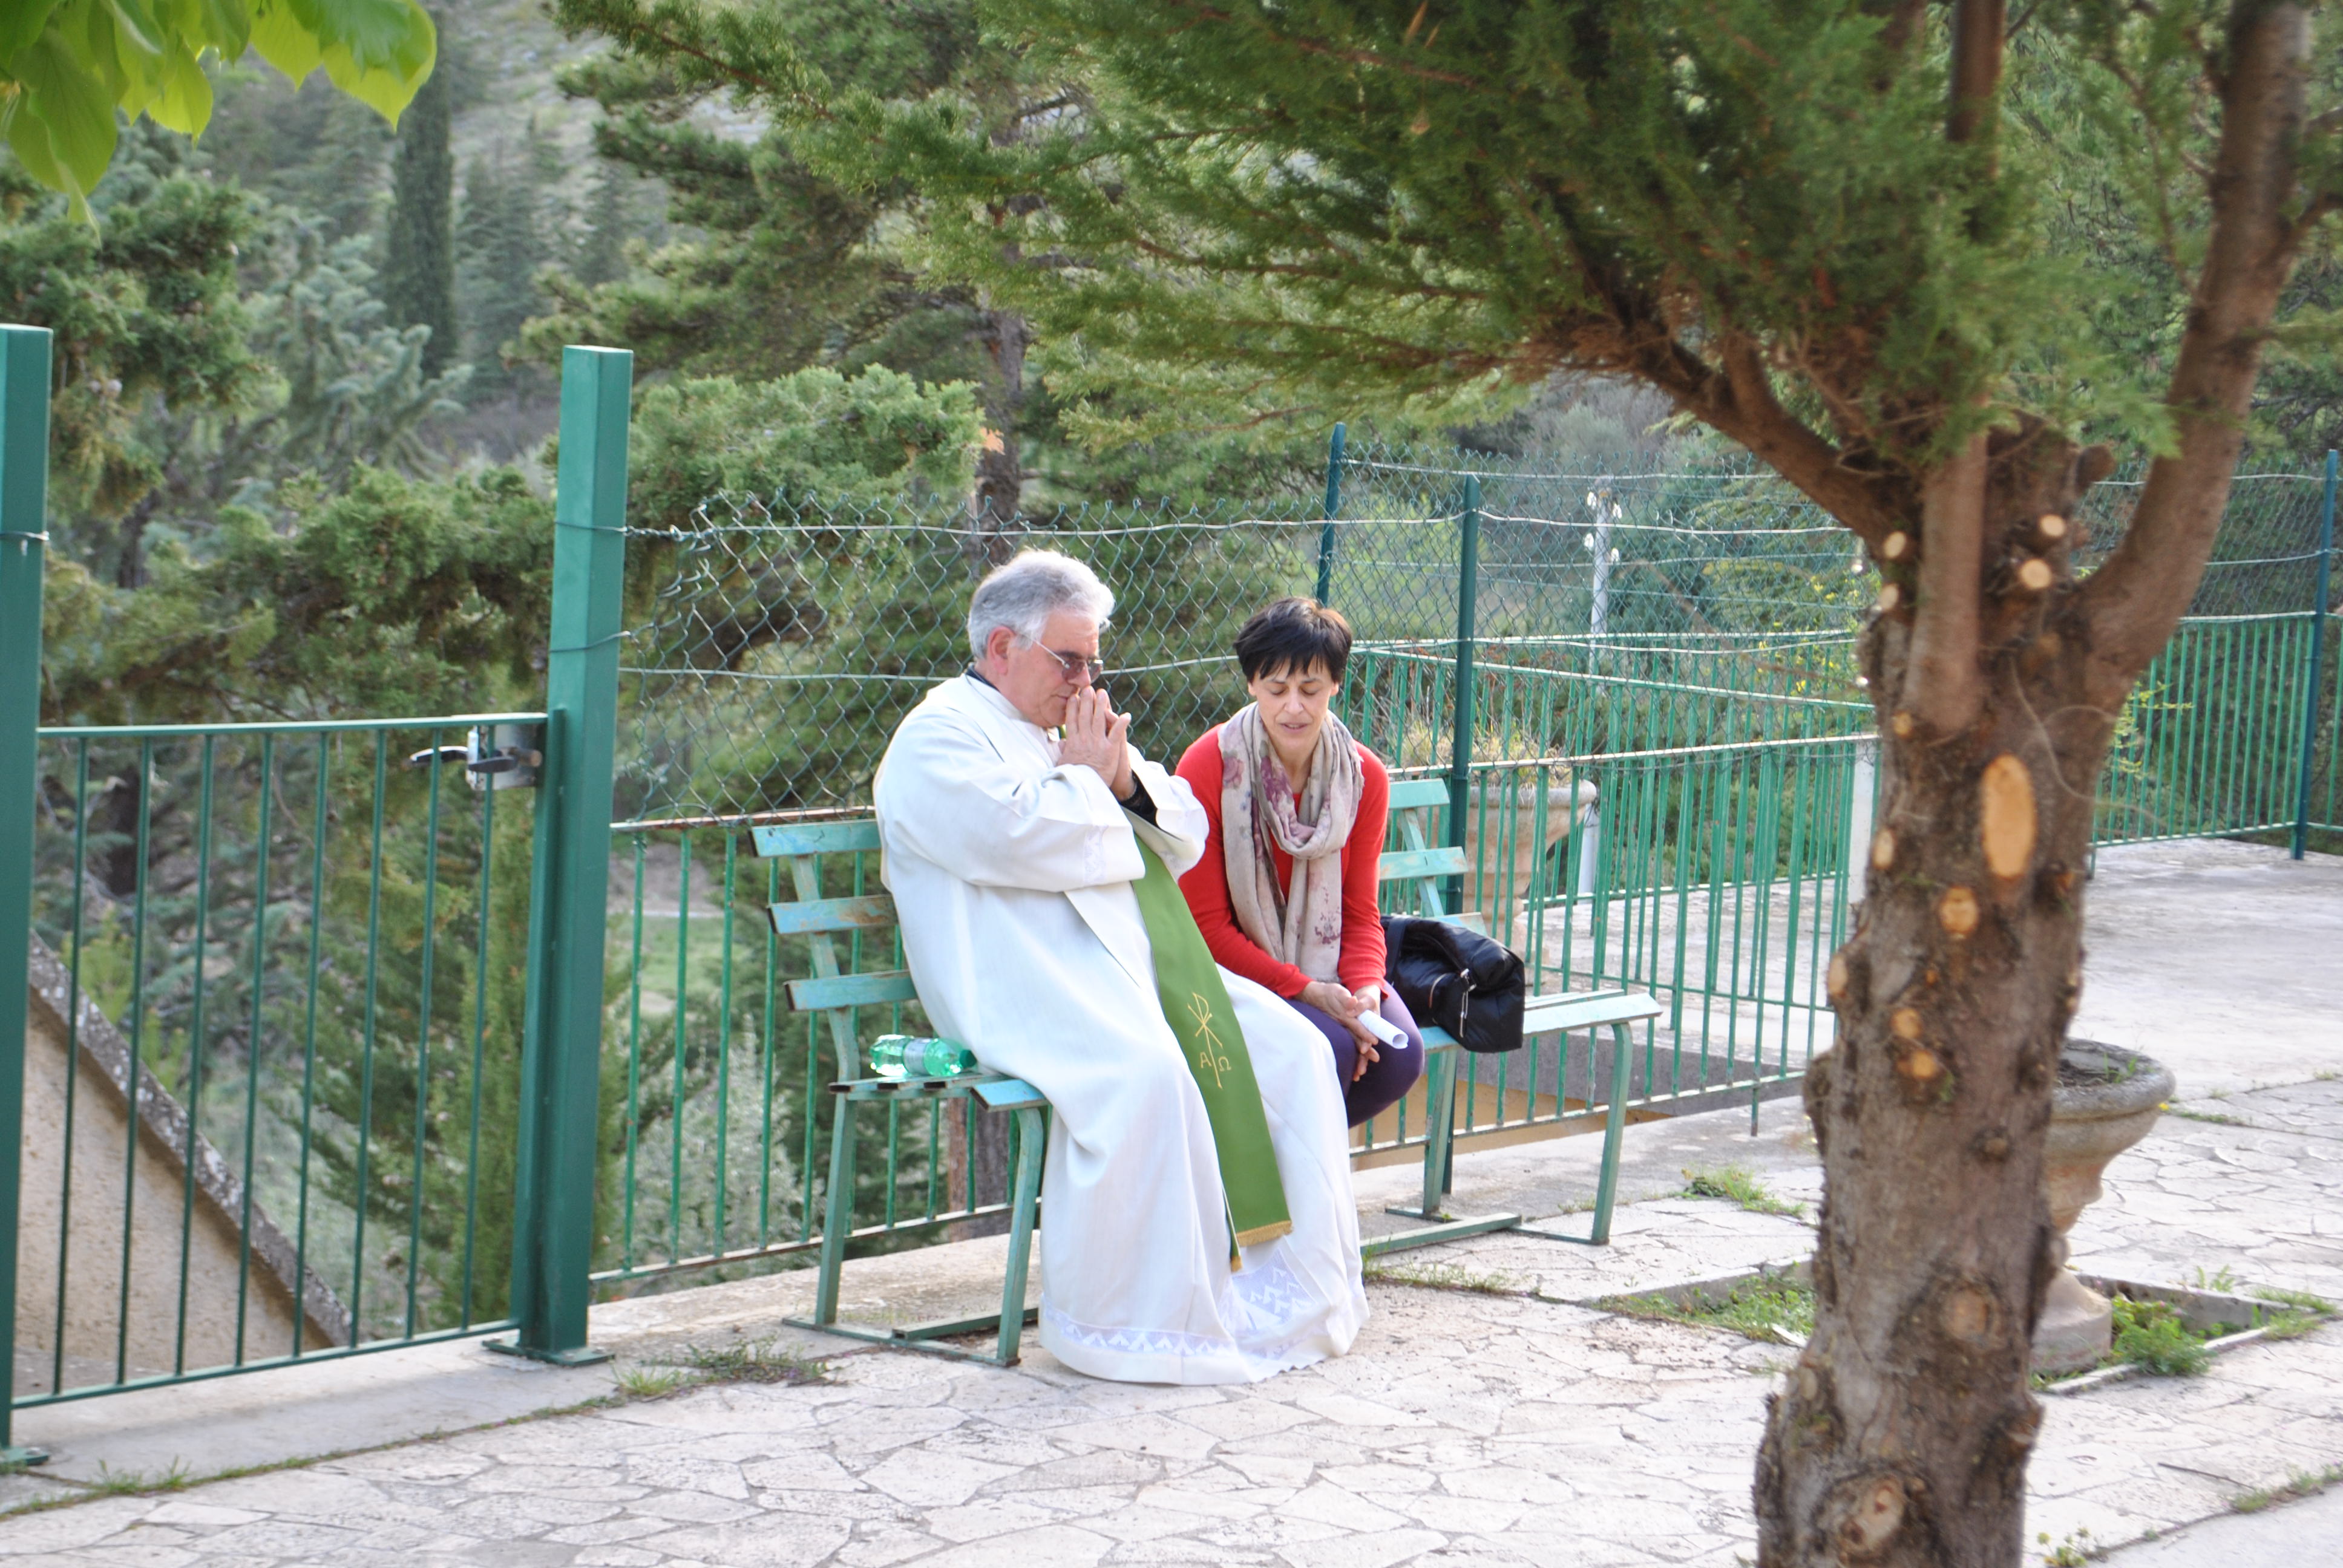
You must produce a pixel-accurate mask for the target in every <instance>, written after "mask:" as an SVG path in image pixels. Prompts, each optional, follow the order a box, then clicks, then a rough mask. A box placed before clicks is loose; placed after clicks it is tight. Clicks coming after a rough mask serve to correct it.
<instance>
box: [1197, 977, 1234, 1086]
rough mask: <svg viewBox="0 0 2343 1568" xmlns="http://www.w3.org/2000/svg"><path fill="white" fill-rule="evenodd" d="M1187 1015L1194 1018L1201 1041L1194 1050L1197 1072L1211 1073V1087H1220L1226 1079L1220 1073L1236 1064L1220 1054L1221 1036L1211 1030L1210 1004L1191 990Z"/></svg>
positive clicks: (1227, 1070) (1225, 1071)
mask: <svg viewBox="0 0 2343 1568" xmlns="http://www.w3.org/2000/svg"><path fill="white" fill-rule="evenodd" d="M1188 1016H1189V1017H1190V1018H1192V1019H1193V1020H1195V1023H1196V1034H1197V1036H1198V1039H1199V1040H1200V1042H1201V1043H1200V1044H1199V1045H1198V1047H1197V1050H1196V1070H1197V1072H1198V1073H1199V1074H1202V1073H1206V1072H1209V1073H1211V1074H1212V1087H1213V1088H1214V1089H1220V1088H1222V1087H1224V1086H1225V1079H1224V1078H1223V1076H1222V1075H1223V1074H1225V1073H1227V1072H1229V1071H1230V1070H1232V1068H1234V1067H1235V1065H1236V1064H1235V1063H1234V1062H1232V1061H1231V1060H1229V1059H1228V1058H1227V1057H1225V1056H1223V1055H1222V1054H1221V1052H1222V1045H1221V1037H1220V1036H1219V1035H1216V1034H1214V1033H1213V1032H1212V1003H1211V1002H1208V1001H1206V1000H1204V999H1203V998H1202V997H1201V996H1198V995H1197V994H1196V993H1195V992H1193V991H1191V992H1189V993H1188Z"/></svg>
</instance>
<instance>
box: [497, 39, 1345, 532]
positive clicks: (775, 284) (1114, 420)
mask: <svg viewBox="0 0 2343 1568" xmlns="http://www.w3.org/2000/svg"><path fill="white" fill-rule="evenodd" d="M557 14H558V15H559V16H560V18H561V19H562V21H563V22H564V24H565V25H568V26H569V27H571V28H573V29H591V30H594V31H598V32H600V33H603V34H606V35H608V36H610V37H611V38H613V39H614V40H615V41H616V42H617V43H618V45H619V47H618V50H617V51H616V52H614V53H613V54H611V55H604V56H598V57H597V58H595V59H594V60H592V61H590V62H588V63H587V64H586V65H580V66H578V67H575V68H573V69H572V70H571V71H570V72H569V73H568V74H567V75H565V77H564V78H563V85H564V86H565V89H566V90H568V91H569V92H571V93H573V94H577V95H589V96H591V97H593V98H594V99H596V100H597V101H598V103H599V104H600V105H601V106H602V107H603V109H604V111H605V112H606V114H607V116H608V119H607V120H606V122H605V123H604V124H603V125H602V126H600V127H599V128H598V132H597V143H598V148H599V150H600V151H601V153H602V155H603V156H604V157H605V158H607V159H609V160H612V161H613V162H614V163H616V164H618V165H620V166H625V167H628V168H630V169H634V170H638V171H639V172H641V173H643V174H647V175H653V176H658V177H659V179H660V180H661V181H662V182H663V183H664V184H665V185H666V186H667V187H668V188H669V191H670V192H671V193H672V204H673V205H672V216H673V217H674V218H675V219H676V221H677V223H678V224H679V226H683V227H684V228H685V231H686V233H687V234H688V235H689V237H688V238H681V239H679V240H678V241H676V242H675V243H673V244H671V245H669V246H664V247H662V248H660V249H659V250H657V251H654V252H652V253H651V254H650V255H649V256H647V257H646V258H645V259H644V262H643V265H642V266H641V267H640V268H639V269H637V270H634V271H632V272H630V273H629V274H628V276H623V277H618V278H616V279H614V280H612V281H608V282H598V281H597V280H596V279H594V278H591V277H588V276H587V272H586V270H585V268H584V267H583V266H581V267H580V269H579V270H578V272H577V273H576V275H575V276H572V277H569V278H563V277H558V276H555V277H550V278H548V286H549V288H550V291H551V293H552V296H553V307H552V309H551V310H550V311H549V312H548V314H547V315H545V316H543V317H539V318H538V320H536V321H534V322H532V323H531V324H530V325H529V327H528V329H527V331H526V332H525V333H524V337H523V340H524V342H526V343H527V344H528V346H529V347H531V349H532V350H534V351H536V352H538V353H544V352H548V351H550V349H551V348H552V347H555V346H557V345H558V344H559V343H562V342H578V341H592V342H613V343H625V344H628V346H629V347H633V348H634V349H635V350H636V352H637V353H638V355H639V356H640V357H641V362H642V363H643V364H644V365H646V366H652V367H675V368H679V369H684V370H690V371H695V372H699V373H722V374H730V375H737V376H742V377H772V376H776V375H779V374H782V373H785V372H787V371H790V370H794V369H796V368H798V367H801V366H805V365H808V364H814V363H819V364H827V365H833V366H835V367H839V368H840V369H842V370H847V371H852V370H853V369H855V368H858V367H861V366H865V365H882V366H886V367H890V368H892V369H895V370H899V371H901V372H904V373H905V374H908V375H911V376H915V377H918V378H920V379H921V380H923V381H953V380H965V381H969V382H970V383H972V384H975V385H976V386H977V387H979V388H980V391H981V393H982V397H983V400H984V405H985V418H986V423H987V425H988V427H990V428H991V429H993V430H994V431H996V432H998V433H999V434H1000V436H1001V440H1002V442H1003V444H1004V446H1005V447H1007V448H1008V453H1009V455H1011V456H1013V457H1015V458H1016V459H1017V462H1016V464H1015V465H1013V467H1015V468H1016V469H1017V478H1018V482H1019V485H1020V486H1022V485H1024V484H1031V486H1032V487H1033V489H1034V490H1035V492H1036V498H1037V499H1038V500H1040V501H1041V505H1039V506H1036V505H1033V504H1031V503H1029V502H1026V501H1024V500H1023V499H1022V490H1021V489H1020V490H1019V498H1018V501H1017V506H1016V508H1015V509H1020V510H1022V511H1025V512H1026V513H1028V514H1029V515H1030V514H1040V515H1046V514H1047V511H1048V509H1049V507H1050V506H1051V504H1056V505H1063V504H1066V503H1068V502H1069V501H1075V500H1081V501H1091V502H1097V501H1112V502H1127V501H1139V500H1154V499H1157V498H1165V497H1169V498H1172V499H1174V500H1176V501H1179V502H1182V503H1183V504H1198V505H1201V504H1207V503H1209V502H1212V501H1215V500H1219V499H1222V498H1227V497H1230V496H1232V495H1240V494H1242V495H1247V496H1253V497H1264V496H1270V495H1275V496H1279V497H1280V498H1295V497H1299V496H1300V495H1302V493H1304V492H1306V491H1307V490H1309V489H1311V488H1312V487H1314V486H1315V485H1316V484H1319V483H1322V473H1320V472H1319V465H1320V464H1321V463H1322V460H1323V452H1324V447H1323V440H1324V434H1323V433H1324V431H1325V429H1326V427H1328V426H1329V425H1331V424H1332V422H1333V419H1334V418H1335V417H1338V415H1337V414H1336V413H1330V412H1328V411H1327V410H1326V409H1325V408H1324V407H1294V406H1292V405H1291V404H1281V403H1279V402H1278V401H1276V400H1275V399H1273V398H1269V397H1250V398H1246V397H1239V398H1233V399H1230V400H1228V401H1224V402H1222V403H1221V404H1219V405H1217V406H1214V407H1210V408H1205V407H1203V406H1202V403H1201V402H1189V403H1185V404H1182V405H1181V406H1180V407H1178V408H1176V409H1174V408H1172V407H1170V406H1168V405H1167V404H1165V402H1164V400H1163V399H1162V398H1161V397H1160V396H1153V395H1150V396H1139V395H1137V394H1136V392H1135V387H1136V383H1135V382H1134V380H1133V377H1132V376H1131V372H1130V368H1129V367H1128V366H1126V365H1125V364H1124V363H1123V362H1122V361H1121V359H1119V358H1117V357H1115V356H1113V355H1111V354H1108V353H1102V352H1101V351H1099V350H1098V349H1096V348H1094V347H1091V346H1089V345H1085V344H1081V343H1078V342H1075V341H1073V340H1072V339H1071V338H1064V339H1061V338H1046V337H1045V338H1044V339H1042V340H1041V341H1039V342H1036V343H1032V344H1031V346H1030V352H1029V349H1028V348H1027V347H1022V346H1023V345H1024V344H1025V340H1026V338H1027V337H1028V336H1030V335H1029V332H1028V328H1027V327H1026V324H1025V323H1024V322H1023V320H1022V319H1021V317H1017V316H1016V314H1015V312H1014V311H1011V310H1004V309H1003V308H1001V301H999V300H996V299H994V298H992V297H990V295H989V294H988V293H987V291H986V290H984V289H980V288H971V287H970V286H967V284H966V283H965V282H964V281H963V280H962V279H960V278H959V277H957V276H954V275H953V274H951V273H950V272H949V271H948V270H942V269H939V268H937V267H935V266H930V265H929V264H928V261H927V260H926V259H925V257H926V250H925V243H924V241H923V240H922V238H921V237H920V236H921V235H922V233H923V232H924V229H925V227H926V226H927V224H928V223H929V221H930V216H931V211H932V209H931V206H930V204H929V203H927V202H926V201H925V200H923V199H921V197H920V194H919V193H918V192H917V191H916V190H915V189H914V188H912V187H911V186H909V185H908V184H906V183H904V182H901V181H889V180H879V181H862V180H860V177H859V176H856V177H854V178H850V179H847V180H844V181H841V180H840V178H839V177H838V176H837V171H835V170H834V169H831V168H830V167H829V166H826V165H822V164H820V163H819V162H818V161H816V160H813V159H812V158H811V157H810V156H809V154H808V152H807V151H806V149H805V147H804V146H803V145H802V144H803V142H804V136H803V135H802V130H801V122H802V121H803V118H804V116H805V115H806V114H807V113H809V106H812V105H814V104H815V103H816V102H817V101H818V100H820V99H821V98H824V97H828V96H834V95H864V96H867V97H869V98H870V100H871V101H874V102H884V103H888V104H893V105H902V106H918V105H921V104H929V103H950V104H954V105H960V106H965V107H966V109H967V112H968V114H969V116H970V126H971V127H972V129H971V134H973V135H979V136H983V137H985V138H987V139H988V140H990V141H994V142H998V143H1001V144H1002V145H1011V144H1015V143H1018V142H1021V141H1022V140H1024V139H1025V138H1026V137H1027V136H1030V135H1031V134H1032V133H1033V131H1034V128H1035V127H1036V126H1043V125H1047V124H1049V123H1051V122H1052V121H1053V120H1055V119H1057V118H1059V117H1061V116H1062V115H1063V114H1064V113H1065V110H1066V104H1065V102H1064V100H1063V97H1062V95H1061V85H1062V84H1061V83H1059V82H1057V81H1056V80H1055V79H1054V78H1051V77H1049V76H1047V75H1034V74H1033V73H1031V71H1029V70H1028V69H1027V68H1026V63H1025V55H1024V51H1022V50H1021V49H1019V48H1016V47H1012V46H1011V45H1008V44H1006V43H1004V42H1003V41H1002V40H1001V39H998V38H993V37H990V36H989V35H986V34H984V33H983V31H982V30H981V28H980V25H979V23H980V10H979V7H978V6H977V5H976V4H974V0H923V3H920V4H913V5H890V6H884V7H879V6H871V5H863V4H858V3H855V0H820V3H818V4H812V5H804V4H794V3H792V4H781V3H779V0H762V3H759V4H752V5H739V6H729V5H727V6H720V7H719V6H716V5H695V4H691V3H689V0H663V3H661V4H657V5H652V4H644V3H641V0H567V3H566V4H564V5H560V6H559V7H558V8H557ZM719 98H723V99H727V100H729V105H730V110H729V114H728V116H727V119H728V121H729V122H730V123H733V124H737V123H738V116H739V115H740V114H741V113H742V112H744V111H745V112H749V113H753V114H756V115H759V116H762V123H761V131H762V134H761V136H759V139H758V140H757V141H755V142H754V143H743V142H741V141H740V140H739V139H738V138H737V137H736V136H732V135H729V134H727V133H726V132H723V131H719V130H718V129H716V128H714V127H712V126H710V125H709V124H708V123H707V121H706V119H705V117H700V118H695V117H694V116H695V111H696V110H697V109H699V107H700V106H703V105H707V104H709V103H711V102H712V101H714V100H716V99H719ZM1157 369H1158V370H1159V371H1161V373H1163V374H1166V375H1168V374H1171V372H1170V371H1168V370H1164V369H1163V367H1157ZM1214 385H1215V386H1218V385H1220V383H1217V382H1216V383H1215V384H1214ZM1336 407H1337V408H1338V409H1339V407H1341V406H1340V405H1337V406H1336ZM1011 467H1012V465H1011V464H1010V463H1008V462H1006V461H1003V462H1001V463H999V464H997V465H994V466H993V468H992V469H990V470H988V474H987V485H988V487H989V488H988V499H990V500H992V501H993V502H994V503H995V504H996V505H1000V504H1002V491H1001V488H999V487H1002V486H1005V485H1007V483H1008V481H1007V479H1006V477H1005V473H1006V471H1007V470H1009V469H1010V468H1011Z"/></svg>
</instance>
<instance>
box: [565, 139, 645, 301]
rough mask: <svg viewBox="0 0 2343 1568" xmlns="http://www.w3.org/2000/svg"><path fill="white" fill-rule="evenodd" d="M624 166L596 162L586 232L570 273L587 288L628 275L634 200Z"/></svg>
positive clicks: (614, 163) (604, 161)
mask: <svg viewBox="0 0 2343 1568" xmlns="http://www.w3.org/2000/svg"><path fill="white" fill-rule="evenodd" d="M633 177H634V176H631V175H630V174H628V172H627V170H626V168H625V166H622V165H620V164H618V163H616V162H614V161H612V160H611V159H609V158H599V159H597V160H596V161H595V165H594V186H593V188H592V190H590V191H589V192H588V195H587V197H586V232H585V233H584V235H582V236H580V237H579V239H578V264H577V266H574V267H573V268H571V269H570V276H573V277H575V278H576V279H577V280H578V282H580V283H582V284H585V285H586V286H588V287H589V288H590V287H593V286H597V285H599V284H605V283H616V282H618V280H619V279H620V278H622V277H624V276H627V241H628V239H629V238H631V237H632V236H633V227H632V221H631V220H632V218H633V203H632V202H631V201H629V200H628V194H629V193H628V182H629V181H631V180H632V179H633Z"/></svg>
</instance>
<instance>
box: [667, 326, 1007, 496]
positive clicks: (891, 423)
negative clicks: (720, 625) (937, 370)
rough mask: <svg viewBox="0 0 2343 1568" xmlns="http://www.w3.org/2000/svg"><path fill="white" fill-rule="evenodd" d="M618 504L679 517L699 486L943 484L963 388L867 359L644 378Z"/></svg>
mask: <svg viewBox="0 0 2343 1568" xmlns="http://www.w3.org/2000/svg"><path fill="white" fill-rule="evenodd" d="M629 440H630V449H629V450H630V457H631V458H632V459H633V460H632V462H631V463H630V467H631V468H632V473H631V475H630V480H629V484H628V507H627V509H628V517H629V518H630V519H632V520H633V521H634V522H635V523H636V524H637V526H639V527H644V528H692V527H693V526H694V524H693V522H692V520H691V516H692V510H693V508H696V507H697V506H699V503H700V502H702V501H704V500H706V499H707V498H709V497H710V496H716V495H728V494H729V495H733V496H754V497H756V498H759V499H760V500H763V501H764V502H766V503H767V504H769V505H783V506H786V505H790V504H793V503H798V502H802V501H806V500H809V499H811V498H815V497H817V496H819V497H820V498H822V499H824V500H826V501H830V502H855V501H870V500H876V499H878V498H880V497H881V496H894V495H901V494H904V493H905V492H907V491H908V492H909V493H910V494H911V495H912V496H913V497H918V496H920V495H943V496H952V495H956V494H958V493H960V491H961V490H963V489H964V488H965V487H966V485H967V479H968V465H969V457H970V453H971V452H972V451H973V450H974V449H975V447H976V440H977V408H976V397H975V394H974V392H973V391H972V390H971V389H970V387H968V386H967V385H966V384H964V383H957V382H956V383H953V384H950V385H948V386H943V387H921V386H920V385H919V384H918V383H917V382H914V381H913V380H912V379H911V378H910V377H908V376H903V375H900V374H898V373H896V372H895V371H892V370H889V369H887V368H885V367H882V366H872V367H870V368H869V369H866V370H864V371H862V372H861V373H860V374H859V375H857V376H854V377H845V376H841V375H840V374H839V373H838V372H837V371H835V370H831V369H829V368H827V367H820V366H816V367H811V368H809V369H805V370H800V371H798V372H797V373H796V374H794V375H790V376H785V377H779V378H778V379H775V380H770V381H739V380H735V379H733V378H732V377H729V376H714V377H704V378H686V379H682V380H678V381H672V382H669V383H666V384H664V385H657V386H652V387H646V388H645V389H644V390H643V392H642V393H641V395H640V396H639V397H638V398H637V400H636V403H635V417H634V427H633V432H632V435H631V436H630V437H629Z"/></svg>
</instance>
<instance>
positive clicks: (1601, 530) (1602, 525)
mask: <svg viewBox="0 0 2343 1568" xmlns="http://www.w3.org/2000/svg"><path fill="white" fill-rule="evenodd" d="M1612 495H1613V491H1612V479H1611V476H1609V475H1608V474H1605V475H1604V477H1602V478H1601V479H1599V480H1598V481H1596V483H1595V487H1594V544H1593V545H1592V546H1590V547H1589V548H1592V549H1593V550H1594V574H1593V578H1592V582H1591V585H1590V588H1589V592H1588V596H1587V597H1588V601H1589V602H1588V604H1587V609H1586V634H1587V638H1588V639H1589V641H1591V642H1592V643H1593V645H1594V646H1593V647H1592V648H1589V649H1588V650H1587V652H1588V654H1589V655H1590V657H1591V658H1594V659H1599V658H1601V657H1602V655H1603V639H1604V637H1606V636H1608V635H1609V634H1610V631H1611V524H1612V523H1613V521H1614V519H1616V518H1617V517H1618V516H1619V513H1620V511H1621V508H1620V506H1619V503H1618V502H1617V501H1615V500H1614V499H1613V498H1612ZM1588 668H1596V667H1595V666H1594V664H1592V663H1590V664H1589V666H1588Z"/></svg>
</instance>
